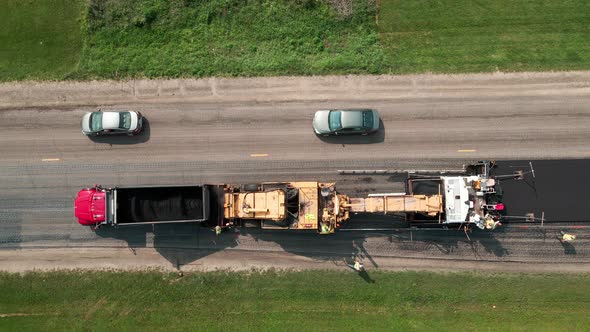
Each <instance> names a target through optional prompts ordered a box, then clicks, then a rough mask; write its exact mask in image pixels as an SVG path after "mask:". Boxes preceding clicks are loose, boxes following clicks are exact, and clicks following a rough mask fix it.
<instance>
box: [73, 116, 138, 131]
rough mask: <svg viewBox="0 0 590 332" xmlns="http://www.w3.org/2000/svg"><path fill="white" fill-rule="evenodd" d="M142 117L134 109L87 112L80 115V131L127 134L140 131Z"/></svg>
mask: <svg viewBox="0 0 590 332" xmlns="http://www.w3.org/2000/svg"><path fill="white" fill-rule="evenodd" d="M142 125H143V117H142V115H141V113H139V112H134V111H108V112H106V111H105V112H102V111H98V112H88V113H86V114H84V116H83V117H82V133H84V135H88V136H96V135H129V136H133V135H136V134H139V133H140V132H141V128H142Z"/></svg>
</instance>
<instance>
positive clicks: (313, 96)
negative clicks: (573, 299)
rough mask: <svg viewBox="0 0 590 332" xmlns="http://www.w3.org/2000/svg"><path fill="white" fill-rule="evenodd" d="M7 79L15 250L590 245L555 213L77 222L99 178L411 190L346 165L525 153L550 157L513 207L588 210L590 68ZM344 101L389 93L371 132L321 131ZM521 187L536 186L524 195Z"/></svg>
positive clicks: (9, 206) (560, 257) (509, 252)
mask: <svg viewBox="0 0 590 332" xmlns="http://www.w3.org/2000/svg"><path fill="white" fill-rule="evenodd" d="M0 92H3V93H1V94H0V108H1V110H0V156H1V158H0V247H1V248H2V249H4V251H3V254H5V255H6V253H8V254H10V253H14V252H15V251H14V249H21V250H22V249H33V248H40V249H44V250H46V248H53V250H66V253H69V254H70V255H71V257H73V258H75V257H76V255H78V250H80V249H79V248H81V247H87V248H94V249H96V250H97V251H100V252H103V251H104V252H108V251H109V250H111V248H127V247H129V248H147V249H152V248H153V250H155V251H157V252H158V253H159V255H160V256H161V257H162V258H164V259H165V261H166V262H168V263H169V264H171V265H175V266H190V265H191V264H198V262H200V261H201V260H202V259H204V258H203V257H209V256H210V255H211V254H212V253H215V252H220V251H222V252H224V253H227V252H238V251H239V252H254V253H256V252H258V253H261V255H262V253H266V254H268V253H275V254H280V253H285V254H286V255H289V256H288V257H307V258H310V259H312V260H317V261H326V260H334V259H337V260H340V259H344V258H346V257H350V255H352V254H354V253H357V254H362V255H363V256H364V257H366V259H367V260H370V259H371V258H370V257H376V258H375V259H377V258H379V259H382V257H390V258H392V259H393V258H395V259H406V258H407V259H420V258H424V259H433V260H435V261H436V260H456V261H466V260H467V261H476V262H493V263H494V264H496V263H498V262H529V263H530V262H536V263H538V264H548V265H547V266H558V265H554V264H556V263H558V262H561V263H571V264H578V263H584V264H586V263H587V262H588V260H589V259H590V257H589V253H588V248H589V245H590V231H588V230H587V229H585V228H580V229H577V230H576V232H577V234H578V241H577V242H576V243H575V244H574V245H566V244H562V243H560V242H559V241H558V240H557V237H556V234H557V232H558V229H556V228H544V229H536V228H535V229H513V228H511V229H505V230H500V231H498V232H495V233H493V234H489V233H484V232H476V233H472V234H469V238H468V237H467V236H466V235H465V234H463V233H462V232H459V233H456V232H447V233H444V232H435V231H430V232H409V231H398V232H381V231H379V232H362V233H354V232H346V231H345V232H341V233H340V234H337V235H335V236H333V237H320V236H319V235H315V234H293V233H277V232H267V231H264V232H263V231H260V230H246V231H243V232H241V233H232V234H224V235H223V236H220V237H215V236H214V235H213V234H212V232H210V231H209V230H207V229H199V228H198V227H195V226H186V225H183V226H182V227H179V226H175V227H170V226H166V227H164V226H161V227H158V228H157V229H144V228H141V229H137V228H136V229H131V228H129V229H125V230H105V231H101V232H99V233H98V234H95V233H94V232H92V231H91V230H89V229H88V228H85V227H82V226H80V225H77V224H76V222H75V220H74V218H73V211H72V210H73V198H74V196H75V194H76V192H77V191H78V190H79V189H80V188H83V187H86V186H89V185H92V184H94V183H100V184H103V185H134V184H187V183H246V182H260V181H281V180H322V181H337V182H338V185H337V187H338V188H339V190H340V191H342V192H344V193H347V194H351V195H366V194H367V193H372V192H392V191H400V190H403V185H402V183H400V181H399V180H400V178H399V177H396V176H350V175H339V174H338V173H337V170H342V169H395V170H408V169H439V170H444V169H457V168H460V167H461V166H462V165H463V164H465V163H467V162H469V161H473V160H478V159H501V160H519V161H518V162H507V163H506V164H505V165H506V167H509V166H511V165H515V166H519V167H520V166H522V163H523V162H524V165H525V166H526V162H527V161H529V160H532V161H534V165H535V167H537V165H539V166H538V168H537V174H536V178H535V183H533V184H531V183H530V182H527V183H524V182H519V183H516V182H514V183H510V184H507V186H508V187H507V188H506V196H507V197H506V198H507V200H509V201H510V202H511V203H513V204H512V207H511V206H510V205H508V204H507V206H508V208H509V209H510V208H512V210H510V212H511V214H513V213H514V214H516V215H523V214H524V213H527V212H533V213H535V217H540V215H541V214H542V213H544V214H545V215H544V217H545V218H546V220H548V221H549V222H551V221H556V220H559V219H560V218H565V219H568V220H584V216H583V215H584V214H585V213H583V204H584V203H583V199H581V197H584V196H581V195H584V190H585V188H586V187H587V185H588V183H589V179H588V176H587V175H585V174H584V170H585V169H588V168H587V167H586V165H587V164H588V162H587V161H586V160H585V159H587V158H590V144H588V142H590V110H589V109H588V105H589V104H590V73H586V72H576V73H554V74H546V73H540V74H493V75H461V76H428V75H425V76H401V77H322V78H270V79H238V80H227V79H225V80H220V79H209V80H184V81H182V80H173V81H154V82H152V81H133V82H124V83H120V82H115V83H113V82H106V83H105V82H102V83H34V84H33V83H30V84H21V83H18V84H4V85H2V86H0ZM98 106H100V107H102V108H103V109H122V108H124V109H133V110H139V111H141V112H142V113H143V114H144V115H145V116H146V118H147V121H148V125H147V128H146V130H145V132H144V133H143V134H141V135H139V136H137V137H133V138H128V137H118V138H96V139H89V138H87V137H85V136H83V135H82V134H81V131H80V123H79V122H80V119H81V117H82V115H83V114H84V112H86V111H89V110H94V109H96V108H97V107H98ZM331 107H373V108H376V109H378V110H379V112H380V114H381V116H382V122H383V123H382V129H381V131H380V133H379V134H377V135H376V136H373V137H360V138H335V139H319V138H318V137H316V136H315V135H314V134H313V132H312V129H311V118H312V116H313V112H314V111H315V110H317V109H322V108H331ZM545 159H553V160H554V161H545ZM562 159H573V160H569V161H567V162H564V161H560V160H562ZM560 167H562V168H560ZM558 177H559V178H558ZM557 179H563V181H565V182H566V183H567V184H568V187H565V188H568V189H567V190H566V191H564V192H559V194H555V192H553V190H552V188H555V186H556V185H561V184H563V183H562V182H561V180H557ZM531 185H532V187H531ZM510 186H515V187H514V188H516V189H514V191H510V190H508V188H509V187H510ZM523 186H528V187H527V188H528V189H522V188H524V187H523ZM531 188H532V189H531ZM559 188H563V187H559ZM516 190H522V191H519V194H511V192H512V193H516V192H517V191H516ZM560 190H561V189H560ZM539 191H541V193H539ZM521 193H522V195H521ZM548 193H550V194H552V195H553V194H555V195H554V196H550V195H549V194H548ZM511 195H512V196H511ZM548 195H549V196H548ZM554 197H556V198H554ZM555 199H557V200H558V201H555ZM580 202H581V203H580ZM581 205H582V206H581ZM529 209H530V210H531V211H528V210H529ZM572 211H573V212H572ZM567 213H571V215H570V214H567ZM586 220H588V219H586ZM363 221H364V220H357V222H363ZM562 225H563V224H562ZM68 250H69V251H68ZM112 250H115V249H112ZM142 250H143V249H142ZM105 255H107V254H105ZM10 261H11V260H10V259H7V260H6V262H8V263H7V264H10ZM195 262H196V263H195ZM293 264H294V265H295V266H297V264H299V263H297V262H296V261H294V263H293ZM375 265H376V266H378V265H379V264H377V263H376V264H375ZM435 265H436V264H435ZM1 266H5V265H0V267H1ZM55 266H59V263H58V262H55Z"/></svg>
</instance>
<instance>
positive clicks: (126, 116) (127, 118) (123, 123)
mask: <svg viewBox="0 0 590 332" xmlns="http://www.w3.org/2000/svg"><path fill="white" fill-rule="evenodd" d="M130 127H131V113H129V112H120V113H119V128H120V129H129V128H130Z"/></svg>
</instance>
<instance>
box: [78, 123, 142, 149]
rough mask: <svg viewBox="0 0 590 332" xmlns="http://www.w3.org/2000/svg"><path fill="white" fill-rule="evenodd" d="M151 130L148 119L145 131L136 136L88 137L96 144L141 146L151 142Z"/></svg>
mask: <svg viewBox="0 0 590 332" xmlns="http://www.w3.org/2000/svg"><path fill="white" fill-rule="evenodd" d="M150 135H151V129H150V122H149V120H148V119H147V118H145V117H144V118H143V129H142V130H141V132H140V133H139V134H137V135H135V136H127V135H113V136H109V135H104V136H88V138H90V140H91V141H93V142H94V143H102V144H109V145H126V144H140V143H145V142H147V141H149V140H150Z"/></svg>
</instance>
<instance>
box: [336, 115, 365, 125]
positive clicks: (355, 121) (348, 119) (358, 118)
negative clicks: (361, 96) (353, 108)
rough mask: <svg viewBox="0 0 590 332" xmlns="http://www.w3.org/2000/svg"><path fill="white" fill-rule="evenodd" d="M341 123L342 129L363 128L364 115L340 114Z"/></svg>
mask: <svg viewBox="0 0 590 332" xmlns="http://www.w3.org/2000/svg"><path fill="white" fill-rule="evenodd" d="M340 122H341V123H342V128H358V127H362V126H363V113H362V112H361V111H358V112H342V113H341V114H340Z"/></svg>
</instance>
